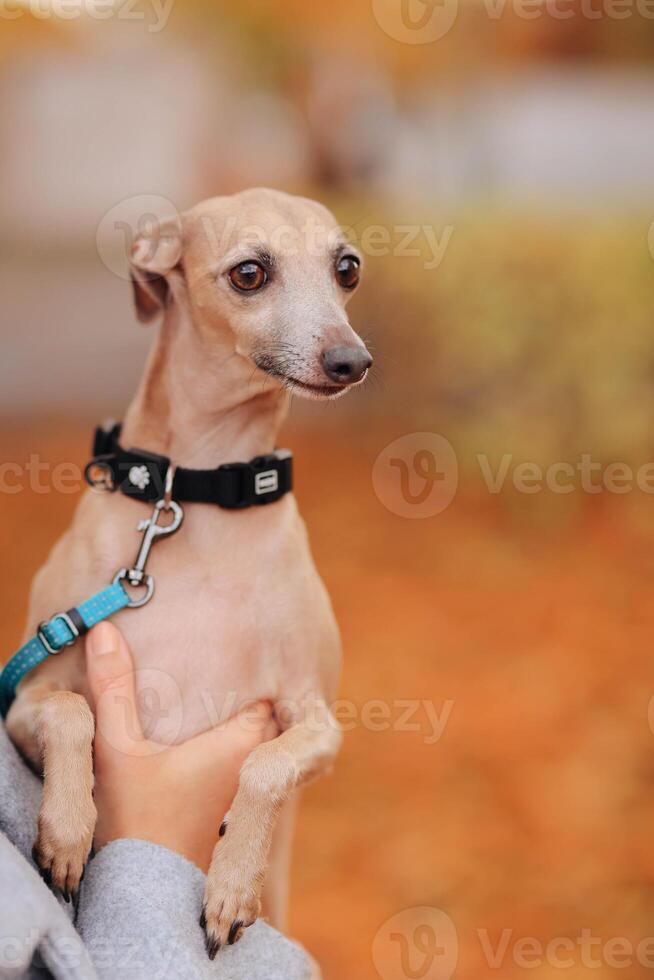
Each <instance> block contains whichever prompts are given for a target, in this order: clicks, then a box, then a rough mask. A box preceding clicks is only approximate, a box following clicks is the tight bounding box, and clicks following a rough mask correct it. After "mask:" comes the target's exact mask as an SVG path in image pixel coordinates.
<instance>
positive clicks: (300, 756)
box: [7, 189, 372, 957]
mask: <svg viewBox="0 0 654 980" xmlns="http://www.w3.org/2000/svg"><path fill="white" fill-rule="evenodd" d="M130 262H131V276H132V283H133V291H134V299H135V306H136V313H137V316H138V319H139V320H140V321H142V322H143V323H150V322H151V321H154V320H156V319H158V318H161V320H162V322H161V326H160V330H159V332H158V334H157V337H156V339H155V342H154V345H153V348H152V350H151V352H150V355H149V358H148V361H147V365H146V369H145V373H144V376H143V378H142V380H141V383H140V386H139V388H138V390H137V392H136V395H135V397H134V400H133V401H132V403H131V405H130V407H129V409H128V411H127V414H126V417H125V421H124V426H123V438H122V441H123V444H124V445H129V446H138V447H142V448H143V449H147V450H149V451H151V452H154V453H159V454H162V455H165V456H167V457H168V458H170V459H171V460H172V461H173V462H174V464H176V465H177V466H184V467H192V468H202V469H207V468H213V467H217V466H218V465H220V464H222V463H228V462H232V461H234V460H248V459H250V458H252V457H254V456H257V455H259V454H264V453H269V452H270V451H271V450H272V449H273V447H274V445H275V439H276V435H277V432H278V429H279V427H280V425H281V423H282V421H283V420H284V417H285V415H286V412H287V409H288V404H289V396H290V395H291V394H297V395H298V396H302V397H308V398H313V399H319V400H330V399H334V398H337V397H339V396H341V395H343V394H344V393H345V392H347V391H348V390H350V389H352V388H353V387H355V386H356V385H359V384H361V383H362V382H363V381H364V379H365V378H366V376H367V374H368V371H369V369H370V366H371V364H372V358H371V355H370V354H369V352H368V350H367V348H366V346H365V344H364V343H363V341H362V340H361V338H360V337H359V336H358V335H357V334H356V333H355V332H354V330H353V329H352V327H351V325H350V323H349V320H348V317H347V315H346V312H345V307H346V304H347V301H348V300H349V299H350V297H351V295H352V293H353V292H354V290H355V289H356V286H357V285H358V282H359V278H360V273H361V267H362V258H361V255H360V254H359V253H358V252H357V250H356V249H355V248H353V247H352V245H351V244H349V243H348V241H347V240H346V239H345V238H344V237H343V235H342V234H341V231H340V229H339V226H338V225H337V223H336V220H335V219H334V217H333V216H332V215H331V213H330V212H329V211H328V210H327V209H326V208H324V207H323V206H322V205H320V204H318V203H316V202H314V201H311V200H308V199H306V198H301V197H295V196H290V195H287V194H284V193H281V192H279V191H272V190H267V189H253V190H248V191H244V192H242V193H239V194H235V195H232V196H224V197H216V198H212V199H210V200H207V201H204V202H203V203H201V204H199V205H197V206H196V207H194V208H193V209H191V210H189V211H187V212H185V213H184V214H182V215H181V216H179V218H177V219H176V220H174V221H170V222H167V223H164V224H163V225H162V226H160V227H153V228H152V229H151V231H150V232H148V233H143V234H141V235H139V236H138V237H137V239H136V241H135V242H134V244H133V246H132V248H131V255H130ZM325 489H326V491H327V492H329V488H328V486H327V485H326V488H325ZM184 510H185V519H184V526H183V529H182V530H181V531H180V532H179V533H177V534H175V535H174V536H171V538H170V540H169V541H168V542H167V543H166V544H165V546H164V545H159V546H157V550H156V552H155V553H154V554H153V559H152V560H153V563H154V565H155V568H156V575H157V594H156V601H154V602H152V603H150V604H149V605H147V606H144V607H143V608H142V609H139V610H138V611H135V610H131V609H126V610H124V611H121V612H119V613H118V615H117V616H116V618H115V622H116V625H117V626H118V627H119V628H120V629H121V630H122V632H123V633H124V635H125V637H126V639H127V642H128V644H129V646H130V648H131V650H132V652H133V655H134V658H135V661H136V664H137V667H138V670H139V672H140V674H139V676H143V673H144V672H145V674H147V676H148V681H147V684H148V688H152V687H153V686H154V688H155V689H156V694H157V698H158V703H159V707H160V713H161V715H162V716H165V715H166V714H167V713H170V712H174V711H176V710H177V708H178V705H179V703H181V706H182V709H183V710H182V712H181V718H180V723H179V726H178V730H177V731H176V732H175V733H174V739H173V740H174V741H177V742H181V741H184V740H186V739H188V738H190V737H191V736H193V735H195V734H198V733H199V732H201V731H204V730H206V729H207V728H209V727H210V726H211V724H212V719H211V717H210V712H208V710H207V705H208V704H214V705H216V704H218V705H220V704H224V703H225V702H226V699H227V698H228V697H230V696H231V697H232V698H233V702H232V703H233V710H232V712H231V713H232V714H234V713H236V711H237V710H239V708H240V707H241V706H242V705H243V704H244V703H247V702H251V701H269V702H271V703H272V704H273V707H274V709H275V718H276V721H277V724H278V726H279V727H280V730H281V731H280V734H279V735H278V737H277V738H275V739H274V740H272V741H270V742H267V743H265V744H262V745H260V746H259V747H257V748H256V749H255V750H254V751H253V752H252V753H251V755H250V756H249V757H248V759H247V760H246V762H245V764H244V765H243V767H242V770H241V774H240V782H239V787H238V791H237V793H236V796H235V798H234V801H233V804H232V806H231V808H230V812H229V814H228V816H227V818H226V833H224V836H221V837H220V838H219V835H218V833H217V834H216V840H217V843H216V847H215V850H214V852H213V856H212V858H211V863H210V867H209V870H208V875H207V882H206V891H205V896H204V908H203V911H202V923H203V925H204V927H205V931H206V941H207V949H208V952H209V955H210V956H212V957H213V956H214V955H215V954H216V951H217V950H218V949H219V948H220V947H221V946H222V945H224V944H226V943H227V942H228V941H230V942H232V941H234V940H235V939H238V937H239V935H240V934H241V932H242V928H244V927H246V926H248V925H250V924H251V923H252V922H254V921H255V919H256V918H257V916H258V915H259V914H260V912H261V909H262V902H263V910H264V912H265V914H266V915H267V916H268V917H269V919H270V921H271V922H272V923H273V925H275V926H277V927H278V928H281V929H283V928H284V922H285V919H284V909H285V902H286V891H287V885H286V878H287V875H288V859H289V846H290V838H291V823H292V809H293V795H294V794H293V790H294V789H295V788H296V787H299V786H300V785H302V784H303V783H305V782H307V781H308V780H310V779H312V778H314V777H316V776H318V775H320V774H321V773H323V772H325V771H326V770H327V769H328V768H329V767H330V766H331V764H332V762H333V760H334V758H335V756H336V754H337V752H338V749H339V746H340V742H341V734H340V732H339V729H338V726H337V724H336V723H335V721H334V719H333V718H332V716H331V714H330V711H329V704H330V703H331V702H332V701H333V698H334V697H335V694H336V688H337V684H338V679H339V674H340V662H341V648H340V639H339V632H338V627H337V624H336V621H335V618H334V614H333V611H332V607H331V603H330V600H329V597H328V595H327V592H326V590H325V587H324V585H323V583H322V581H321V579H320V577H319V575H318V573H317V571H316V569H315V566H314V563H313V560H312V557H311V554H310V550H309V545H308V540H307V534H306V530H305V527H304V524H303V522H302V520H301V518H300V516H299V513H298V508H297V505H296V502H295V499H294V497H293V495H292V494H287V495H286V496H284V497H283V498H282V499H280V500H278V501H276V502H275V503H273V504H270V505H268V506H265V507H251V508H249V509H247V510H239V511H229V512H228V511H226V510H221V509H220V508H219V507H217V506H210V505H206V504H188V505H185V507H184ZM143 516H147V515H146V513H145V505H144V504H143V503H141V502H139V503H136V502H134V501H131V500H129V499H127V498H126V497H124V496H123V495H122V494H120V493H115V494H102V495H100V494H98V493H93V492H91V491H88V492H87V493H86V494H85V495H84V496H83V497H82V499H81V501H80V503H79V506H78V509H77V511H76V514H75V516H74V519H73V522H72V525H71V526H70V528H69V529H68V530H67V531H66V532H65V533H64V535H63V537H62V538H61V539H60V540H59V541H58V542H57V544H56V545H55V546H54V548H53V550H52V552H51V554H50V556H49V558H48V561H47V563H46V564H45V566H44V567H43V568H42V569H41V570H40V571H39V572H38V574H37V575H36V577H35V579H34V582H33V586H32V590H31V596H30V603H29V615H28V624H29V625H28V630H27V635H28V636H29V635H32V634H33V632H34V628H35V625H36V624H37V623H39V622H40V621H42V620H43V619H44V618H45V617H48V616H51V615H52V613H53V611H54V610H56V609H63V608H66V604H67V603H68V604H69V605H73V604H74V603H76V602H78V601H79V600H80V598H81V597H83V596H86V595H89V594H91V592H93V591H94V590H97V589H100V588H102V587H104V586H106V584H107V583H108V581H110V578H111V575H112V574H113V573H114V572H115V570H116V569H118V568H120V567H121V565H124V564H125V560H126V558H129V557H131V554H132V552H133V550H134V548H135V533H134V526H135V523H136V520H137V518H138V517H143ZM153 677H154V678H155V680H153ZM156 678H163V679H165V682H164V681H162V683H161V684H160V685H159V684H158V682H157V680H156ZM282 707H283V710H282ZM177 714H178V715H179V712H177ZM7 730H8V732H9V735H10V737H11V738H12V740H13V742H14V743H15V745H16V746H17V747H18V748H19V750H20V751H21V752H22V753H23V755H24V756H25V757H26V758H27V759H28V760H29V761H30V762H31V763H32V764H33V766H34V767H35V768H37V769H39V770H40V771H42V772H43V776H44V791H43V800H42V805H41V810H40V815H39V820H38V836H37V840H36V843H35V849H34V854H35V858H36V860H37V863H38V864H39V866H40V867H41V869H42V870H43V871H44V872H45V873H46V874H47V875H48V876H49V877H50V879H51V882H52V884H53V886H54V887H56V888H58V889H60V890H62V891H63V892H67V893H74V892H76V890H77V888H78V886H79V882H80V879H81V876H82V873H83V869H84V865H85V862H86V861H87V859H88V856H89V853H90V850H91V847H92V842H93V834H94V827H95V823H96V816H97V814H96V808H95V804H94V800H93V769H92V744H93V738H94V718H93V713H92V710H91V707H90V704H89V692H88V689H87V685H86V681H85V676H84V657H83V650H82V649H81V645H80V644H79V643H78V644H77V645H76V646H74V647H72V648H71V649H69V650H66V651H65V653H63V654H62V655H60V656H56V657H52V656H51V657H48V658H47V660H46V661H45V662H44V663H43V664H41V665H40V666H39V667H37V668H36V669H35V670H33V671H32V672H31V673H29V674H28V675H27V676H26V677H25V679H24V680H23V681H22V682H21V684H20V686H19V688H18V692H17V697H16V700H15V701H14V702H13V704H12V707H11V709H10V711H9V714H8V717H7ZM221 831H222V828H221ZM268 867H270V873H269V874H268V876H266V870H267V868H268Z"/></svg>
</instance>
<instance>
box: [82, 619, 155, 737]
mask: <svg viewBox="0 0 654 980" xmlns="http://www.w3.org/2000/svg"><path fill="white" fill-rule="evenodd" d="M86 672H87V677H88V682H89V687H90V689H91V697H92V699H93V702H94V704H95V716H96V726H97V735H98V737H100V738H103V739H104V740H105V741H106V742H108V743H109V744H110V745H111V746H112V747H113V748H114V749H117V750H118V751H121V752H126V753H128V754H130V755H134V754H138V755H141V754H142V749H143V748H144V736H143V730H142V728H141V723H140V721H139V713H138V707H137V701H136V687H135V684H134V662H133V660H132V656H131V654H130V652H129V649H128V647H127V644H126V642H125V640H124V638H123V635H122V633H121V632H120V630H118V629H116V627H115V626H113V625H112V624H111V623H106V622H105V623H99V624H98V625H97V626H95V627H94V628H93V629H92V630H91V631H90V633H89V635H88V636H87V638H86Z"/></svg>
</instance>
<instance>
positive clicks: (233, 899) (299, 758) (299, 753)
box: [200, 702, 342, 959]
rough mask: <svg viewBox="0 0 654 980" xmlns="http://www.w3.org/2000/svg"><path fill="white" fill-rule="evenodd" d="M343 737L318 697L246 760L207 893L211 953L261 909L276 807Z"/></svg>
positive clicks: (327, 759) (321, 766) (326, 761)
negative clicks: (295, 720)
mask: <svg viewBox="0 0 654 980" xmlns="http://www.w3.org/2000/svg"><path fill="white" fill-rule="evenodd" d="M341 737H342V736H341V732H340V730H339V728H338V725H337V723H336V721H335V720H334V718H333V716H332V715H331V714H330V712H329V709H328V708H327V705H326V704H325V703H324V702H316V703H314V704H312V705H311V706H309V708H308V709H307V710H305V711H304V712H303V716H302V719H301V720H299V721H298V722H297V724H295V725H293V727H292V728H288V729H287V730H286V731H285V732H283V733H282V734H281V735H279V736H278V737H277V738H276V739H274V740H273V741H272V742H266V743H265V744H264V745H260V746H259V747H258V748H256V749H255V750H254V752H252V753H251V754H250V755H249V756H248V758H247V759H246V761H245V763H244V764H243V767H242V769H241V776H240V780H239V787H238V791H237V793H236V796H235V798H234V802H233V804H232V806H231V809H230V811H229V813H228V815H227V817H226V819H225V823H224V824H223V826H222V827H221V839H220V840H219V841H218V843H217V844H216V847H215V849H214V852H213V857H212V860H211V867H210V868H209V874H208V876H207V884H206V888H205V894H204V909H203V912H202V918H201V920H200V923H201V925H202V926H203V928H204V929H205V932H206V945H207V952H208V954H209V956H210V957H211V959H213V958H214V957H215V955H216V953H217V952H218V950H219V949H220V947H221V946H224V945H225V944H228V945H231V944H232V943H235V942H236V941H237V940H238V939H239V938H240V936H241V933H242V932H243V929H245V928H247V926H250V925H252V923H253V922H254V921H255V920H256V918H257V916H258V915H259V912H260V909H261V890H262V887H263V880H264V876H265V873H266V866H267V863H268V852H269V850H270V842H271V838H272V833H273V828H274V825H275V818H276V815H277V812H278V810H279V808H280V806H281V805H282V803H283V802H284V800H285V799H287V797H288V795H289V793H290V792H291V791H292V790H293V789H294V788H295V787H296V786H299V785H301V784H302V783H304V782H307V781H308V780H310V779H313V778H314V777H315V776H318V775H320V773H322V772H324V771H325V770H326V769H327V768H328V767H329V765H330V764H331V762H332V760H333V759H334V757H335V755H336V753H337V752H338V749H339V747H340V744H341Z"/></svg>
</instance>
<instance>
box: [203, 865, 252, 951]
mask: <svg viewBox="0 0 654 980" xmlns="http://www.w3.org/2000/svg"><path fill="white" fill-rule="evenodd" d="M262 884H263V874H260V875H250V876H247V875H244V874H243V871H242V870H240V869H238V868H237V867H236V866H235V865H234V864H232V863H231V862H230V859H229V854H228V853H227V852H226V851H225V852H222V853H220V851H219V853H218V854H216V855H215V856H214V859H213V861H212V864H211V869H210V871H209V875H208V877H207V884H206V888H205V891H204V905H203V908H202V915H201V917H200V926H201V928H202V929H204V933H205V945H206V948H207V953H208V955H209V959H211V960H213V959H214V958H215V956H216V953H217V952H218V950H219V949H220V948H221V947H222V946H232V945H233V944H234V943H236V942H238V940H239V939H240V938H241V936H242V934H243V930H244V929H247V928H248V926H251V925H252V924H253V923H254V922H256V920H257V918H258V916H259V913H260V911H261V888H262Z"/></svg>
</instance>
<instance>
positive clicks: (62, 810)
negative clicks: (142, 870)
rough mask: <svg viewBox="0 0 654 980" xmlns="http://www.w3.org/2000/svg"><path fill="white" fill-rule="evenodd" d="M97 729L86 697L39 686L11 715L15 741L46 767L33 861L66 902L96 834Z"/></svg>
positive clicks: (20, 699)
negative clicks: (94, 777) (94, 771)
mask: <svg viewBox="0 0 654 980" xmlns="http://www.w3.org/2000/svg"><path fill="white" fill-rule="evenodd" d="M94 727H95V726H94V721H93V714H92V712H91V709H90V708H89V706H88V704H87V702H86V700H85V698H83V697H82V695H81V694H74V693H73V692H72V691H53V690H52V688H49V687H42V686H40V685H35V686H34V688H26V689H25V690H24V691H20V692H19V694H18V697H17V698H16V700H15V701H14V703H13V705H12V707H11V710H10V712H9V714H8V716H7V731H8V733H9V735H10V737H11V738H12V740H13V741H14V743H15V744H16V745H17V746H18V748H19V749H21V751H22V752H23V754H24V755H25V756H26V757H27V758H28V759H29V760H30V761H31V762H32V763H33V765H34V766H35V768H37V767H38V766H39V764H40V766H41V767H42V769H43V798H42V801H41V809H40V812H39V820H38V836H37V839H36V843H35V844H34V850H33V856H34V860H35V862H36V863H37V864H38V866H39V868H40V869H41V874H42V875H43V877H44V879H45V880H46V881H47V882H48V884H51V885H52V887H53V888H55V889H58V890H59V891H61V893H62V894H63V895H64V897H66V898H68V897H69V896H70V895H73V894H74V893H75V892H76V891H77V889H78V887H79V883H80V879H81V877H82V872H83V871H84V865H85V864H86V861H87V859H88V856H89V852H90V850H91V844H92V842H93V832H94V830H95V822H96V816H97V811H96V808H95V804H94V802H93V734H94Z"/></svg>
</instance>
